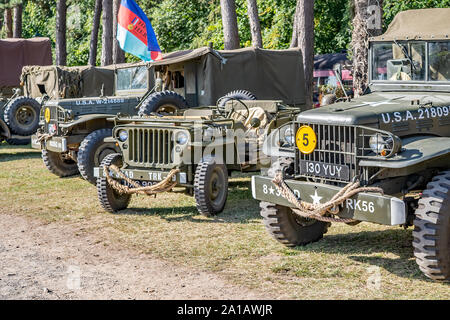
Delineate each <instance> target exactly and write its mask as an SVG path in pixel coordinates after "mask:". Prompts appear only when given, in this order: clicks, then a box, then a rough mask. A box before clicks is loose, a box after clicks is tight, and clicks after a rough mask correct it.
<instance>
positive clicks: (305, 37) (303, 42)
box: [291, 0, 314, 108]
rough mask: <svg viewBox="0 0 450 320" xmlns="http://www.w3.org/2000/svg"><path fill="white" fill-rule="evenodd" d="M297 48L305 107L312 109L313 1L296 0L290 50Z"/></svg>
mask: <svg viewBox="0 0 450 320" xmlns="http://www.w3.org/2000/svg"><path fill="white" fill-rule="evenodd" d="M295 47H299V48H300V49H301V50H302V54H303V67H304V69H305V94H306V106H307V107H308V108H309V107H312V101H313V80H314V79H313V74H314V0H298V1H297V7H296V8H295V14H294V23H293V31H292V40H291V48H295Z"/></svg>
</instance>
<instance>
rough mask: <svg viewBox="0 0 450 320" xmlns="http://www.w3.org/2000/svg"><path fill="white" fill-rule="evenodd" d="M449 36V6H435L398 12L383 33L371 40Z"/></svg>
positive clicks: (446, 38) (447, 37) (434, 38)
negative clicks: (433, 7)
mask: <svg viewBox="0 0 450 320" xmlns="http://www.w3.org/2000/svg"><path fill="white" fill-rule="evenodd" d="M449 37H450V8H435V9H418V10H407V11H403V12H400V13H399V14H397V15H396V16H395V18H394V20H393V21H392V22H391V24H390V25H389V27H388V29H387V31H386V32H385V33H384V34H383V35H381V36H378V37H374V38H371V40H372V41H390V40H394V39H395V40H414V39H415V40H419V39H420V40H449Z"/></svg>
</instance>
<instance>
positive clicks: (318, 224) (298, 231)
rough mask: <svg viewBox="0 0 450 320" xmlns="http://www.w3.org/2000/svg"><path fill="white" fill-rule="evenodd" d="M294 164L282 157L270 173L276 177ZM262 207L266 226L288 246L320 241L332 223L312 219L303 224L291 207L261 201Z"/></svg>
mask: <svg viewBox="0 0 450 320" xmlns="http://www.w3.org/2000/svg"><path fill="white" fill-rule="evenodd" d="M292 164H293V162H292V160H291V159H287V158H280V159H279V160H278V161H276V162H274V163H273V164H272V166H271V167H270V169H269V170H268V175H269V176H270V177H275V175H276V174H277V173H279V172H282V171H284V170H290V169H291V168H292ZM260 208H261V211H260V214H261V216H262V217H263V223H264V226H265V227H266V229H267V231H268V232H269V234H270V235H271V236H272V237H273V238H274V239H275V240H277V241H278V242H280V243H282V244H284V245H285V246H287V247H295V246H303V245H306V244H308V243H312V242H316V241H319V240H320V239H322V238H323V235H324V234H325V233H326V232H327V231H328V227H329V226H330V223H327V222H322V221H310V222H308V223H305V224H304V225H302V224H300V223H299V221H298V220H297V217H296V216H295V214H294V213H293V212H292V210H291V209H290V208H289V207H284V206H280V205H276V204H273V203H269V202H264V201H261V203H260Z"/></svg>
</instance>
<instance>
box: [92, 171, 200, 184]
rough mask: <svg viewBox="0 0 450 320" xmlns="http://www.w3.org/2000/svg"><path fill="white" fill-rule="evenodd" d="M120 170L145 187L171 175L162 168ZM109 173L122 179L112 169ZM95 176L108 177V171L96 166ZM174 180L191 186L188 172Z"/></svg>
mask: <svg viewBox="0 0 450 320" xmlns="http://www.w3.org/2000/svg"><path fill="white" fill-rule="evenodd" d="M120 171H121V172H122V173H123V174H124V175H125V176H127V177H128V178H130V179H131V180H133V181H136V182H138V183H139V184H140V185H142V186H143V187H145V186H147V185H152V184H155V183H157V182H159V181H162V180H164V179H165V178H166V177H167V176H168V175H169V171H161V170H138V169H121V170H120ZM109 175H110V176H111V177H114V178H116V179H120V178H119V177H118V176H117V175H116V174H115V173H113V172H112V171H110V172H109ZM94 177H96V178H99V177H106V172H105V170H103V167H96V168H94ZM173 182H177V184H178V185H180V186H191V185H190V184H189V182H188V181H187V174H186V172H179V173H177V174H176V176H174V177H173Z"/></svg>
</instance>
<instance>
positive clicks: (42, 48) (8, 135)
mask: <svg viewBox="0 0 450 320" xmlns="http://www.w3.org/2000/svg"><path fill="white" fill-rule="evenodd" d="M0 56H1V57H2V59H1V61H0V70H1V72H0V121H1V122H2V124H1V126H2V128H3V129H2V132H3V134H2V137H3V139H6V140H7V142H8V143H10V144H28V143H30V135H31V134H32V133H34V132H35V131H36V129H37V125H38V119H39V110H40V102H41V101H42V100H40V99H39V98H41V97H42V94H37V95H29V94H27V93H25V94H23V93H22V91H21V90H20V88H21V87H22V85H24V82H23V80H22V79H21V73H22V67H24V66H27V65H36V66H45V65H51V64H52V51H51V43H50V39H48V38H32V39H1V40H0ZM5 125H6V126H5Z"/></svg>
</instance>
